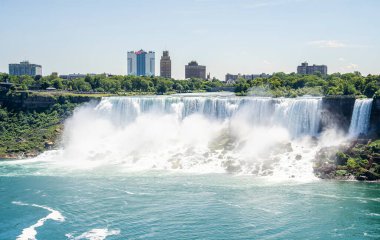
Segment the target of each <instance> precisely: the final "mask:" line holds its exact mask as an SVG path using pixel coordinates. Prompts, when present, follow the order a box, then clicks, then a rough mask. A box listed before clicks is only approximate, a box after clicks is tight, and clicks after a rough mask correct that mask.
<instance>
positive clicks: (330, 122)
mask: <svg viewBox="0 0 380 240" xmlns="http://www.w3.org/2000/svg"><path fill="white" fill-rule="evenodd" d="M354 105H355V97H354V96H332V97H329V96H328V97H324V98H323V99H322V124H321V125H322V129H321V130H323V129H325V128H330V127H332V128H340V129H342V130H343V131H345V132H348V129H349V127H350V123H351V116H352V112H353V110H354Z"/></svg>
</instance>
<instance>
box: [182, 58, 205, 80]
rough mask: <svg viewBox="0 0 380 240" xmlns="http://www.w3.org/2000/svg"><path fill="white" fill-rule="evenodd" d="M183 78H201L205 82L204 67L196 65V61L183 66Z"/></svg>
mask: <svg viewBox="0 0 380 240" xmlns="http://www.w3.org/2000/svg"><path fill="white" fill-rule="evenodd" d="M185 78H201V79H204V80H206V66H202V65H198V63H197V62H196V61H191V62H189V64H188V65H186V66H185Z"/></svg>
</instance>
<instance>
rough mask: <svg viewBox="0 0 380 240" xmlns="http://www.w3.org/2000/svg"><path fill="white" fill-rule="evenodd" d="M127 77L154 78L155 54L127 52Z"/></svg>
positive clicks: (141, 51)
mask: <svg viewBox="0 0 380 240" xmlns="http://www.w3.org/2000/svg"><path fill="white" fill-rule="evenodd" d="M127 65H128V66H127V68H128V75H135V76H154V75H155V53H154V52H152V51H149V52H145V51H144V50H142V49H141V50H140V51H137V52H133V51H130V52H128V63H127Z"/></svg>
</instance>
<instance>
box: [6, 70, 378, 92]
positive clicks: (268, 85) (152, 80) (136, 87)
mask: <svg viewBox="0 0 380 240" xmlns="http://www.w3.org/2000/svg"><path fill="white" fill-rule="evenodd" d="M0 81H1V82H9V83H13V84H15V86H16V88H18V89H21V90H28V89H29V90H45V89H47V88H48V87H54V88H56V89H57V90H66V91H78V92H107V93H120V92H137V93H138V92H148V93H156V94H164V93H174V92H176V93H186V92H197V91H211V90H212V89H213V88H216V87H223V86H233V87H235V92H236V93H237V94H238V95H260V96H274V97H296V96H302V95H313V96H326V95H356V96H367V97H374V96H379V95H380V75H367V76H363V75H362V74H360V73H359V72H355V73H346V74H341V73H334V74H331V75H327V76H323V75H321V74H319V73H317V74H314V75H300V74H296V73H290V74H285V73H274V74H273V75H272V76H271V77H270V78H256V79H253V80H246V79H242V78H240V79H237V80H236V81H235V83H233V84H230V85H228V84H227V83H225V82H223V81H220V80H218V79H215V78H214V79H212V80H202V79H189V80H174V79H166V78H162V77H143V76H106V75H104V74H99V75H87V76H86V77H84V78H77V79H73V80H66V79H61V78H59V77H58V76H57V75H50V76H43V77H42V76H36V77H31V76H26V75H24V76H11V75H8V74H5V73H0Z"/></svg>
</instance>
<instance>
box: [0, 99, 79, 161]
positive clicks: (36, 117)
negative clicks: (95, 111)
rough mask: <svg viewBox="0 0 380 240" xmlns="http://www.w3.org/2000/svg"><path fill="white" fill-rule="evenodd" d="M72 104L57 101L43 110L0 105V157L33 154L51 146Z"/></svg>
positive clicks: (71, 109)
mask: <svg viewBox="0 0 380 240" xmlns="http://www.w3.org/2000/svg"><path fill="white" fill-rule="evenodd" d="M75 106H76V104H73V103H70V102H65V103H62V104H60V103H56V104H54V105H53V106H51V107H49V108H47V109H45V110H43V111H35V110H33V111H31V110H27V109H8V108H5V107H0V158H17V157H23V156H34V155H36V154H38V153H40V152H42V151H44V150H46V149H49V148H51V147H52V146H53V145H54V143H55V141H56V139H57V136H58V135H59V134H60V133H61V131H62V122H63V120H64V119H65V118H67V117H68V116H69V115H70V114H71V113H72V111H73V110H74V108H75Z"/></svg>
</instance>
